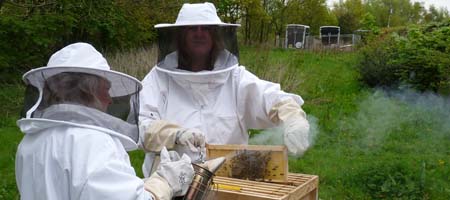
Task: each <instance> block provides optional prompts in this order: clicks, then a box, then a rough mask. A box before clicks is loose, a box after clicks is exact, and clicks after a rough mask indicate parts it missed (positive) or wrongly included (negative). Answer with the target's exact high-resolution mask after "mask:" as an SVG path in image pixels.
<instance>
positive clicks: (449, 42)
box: [358, 21, 450, 92]
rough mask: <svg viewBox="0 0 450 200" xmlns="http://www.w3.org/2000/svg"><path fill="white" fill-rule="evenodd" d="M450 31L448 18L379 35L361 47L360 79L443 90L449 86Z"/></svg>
mask: <svg viewBox="0 0 450 200" xmlns="http://www.w3.org/2000/svg"><path fill="white" fill-rule="evenodd" d="M449 35H450V21H447V22H442V23H433V24H429V25H427V26H424V27H410V28H408V30H407V34H403V33H402V31H401V30H396V31H395V32H394V33H389V34H387V35H386V34H384V35H382V36H381V37H380V38H378V39H377V40H375V41H373V42H372V43H370V44H368V45H367V46H366V47H365V48H364V49H363V50H362V51H361V59H360V63H359V65H358V70H359V72H360V74H361V80H362V81H363V82H364V83H366V84H367V85H368V86H371V87H391V88H395V87H398V86H399V85H408V86H410V87H412V88H415V89H418V90H420V91H426V90H431V91H435V92H444V90H445V89H446V88H449V87H450V57H449V56H448V55H449V54H450V37H449Z"/></svg>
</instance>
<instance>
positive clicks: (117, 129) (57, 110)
mask: <svg viewBox="0 0 450 200" xmlns="http://www.w3.org/2000/svg"><path fill="white" fill-rule="evenodd" d="M39 114H41V116H40V118H28V119H25V118H24V119H20V120H18V121H17V125H18V126H19V128H20V130H21V131H22V132H23V133H25V134H36V133H40V132H41V131H43V130H45V129H48V128H53V127H58V126H66V127H71V126H72V127H83V128H90V129H94V130H98V131H101V132H104V133H105V134H109V135H111V136H112V137H116V138H118V139H119V140H120V142H121V143H122V145H123V146H124V148H125V149H126V150H127V151H130V150H135V149H137V144H136V142H134V141H133V140H132V138H133V137H136V138H137V137H138V136H137V134H138V127H137V126H136V125H132V124H128V123H126V122H125V121H123V120H121V119H119V118H115V117H113V116H111V115H109V114H106V113H103V112H101V111H99V110H97V109H93V108H89V107H86V106H80V105H73V104H57V105H53V106H50V107H49V108H47V109H45V110H44V111H43V112H42V113H39Z"/></svg>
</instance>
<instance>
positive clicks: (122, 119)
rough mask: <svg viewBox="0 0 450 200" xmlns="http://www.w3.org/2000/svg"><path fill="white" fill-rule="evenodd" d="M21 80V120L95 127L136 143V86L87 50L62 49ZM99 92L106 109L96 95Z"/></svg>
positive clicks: (88, 47)
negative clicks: (22, 97)
mask: <svg viewBox="0 0 450 200" xmlns="http://www.w3.org/2000/svg"><path fill="white" fill-rule="evenodd" d="M23 80H24V82H25V83H26V84H27V89H26V92H25V102H24V109H23V112H22V116H23V117H24V118H41V119H49V120H57V121H65V122H70V123H76V124H85V125H94V126H100V127H102V128H107V129H110V130H113V131H115V132H118V133H120V134H124V135H127V136H129V137H131V138H132V139H133V140H134V141H137V139H138V130H139V128H138V115H139V110H138V109H139V98H138V96H139V95H138V92H139V91H140V90H141V88H142V85H141V83H140V82H139V81H138V80H137V79H135V78H133V77H131V76H129V75H126V74H123V73H120V72H116V71H113V70H110V66H109V65H108V63H107V61H106V59H105V58H104V57H103V56H102V54H100V53H99V52H98V51H97V50H96V49H95V48H94V47H92V46H91V45H90V44H87V43H75V44H71V45H68V46H66V47H64V48H63V49H61V50H59V51H57V52H56V53H54V54H53V55H52V56H51V57H50V59H49V61H48V64H47V66H45V67H40V68H36V69H33V70H30V71H29V72H27V73H25V74H24V75H23ZM104 87H106V89H103V91H104V95H103V99H104V98H105V97H104V96H106V99H107V102H108V103H106V106H105V103H104V101H103V103H102V101H101V98H100V96H101V95H99V92H101V88H104ZM108 88H109V90H108ZM108 93H109V95H108Z"/></svg>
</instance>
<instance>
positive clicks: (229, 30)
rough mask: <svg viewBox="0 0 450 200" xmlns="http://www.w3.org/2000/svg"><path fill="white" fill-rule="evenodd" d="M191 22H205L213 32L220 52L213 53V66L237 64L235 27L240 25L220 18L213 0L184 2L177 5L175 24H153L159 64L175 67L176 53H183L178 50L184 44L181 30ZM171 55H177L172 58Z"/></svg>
mask: <svg viewBox="0 0 450 200" xmlns="http://www.w3.org/2000/svg"><path fill="white" fill-rule="evenodd" d="M193 26H207V28H208V30H209V31H210V33H211V35H212V38H213V42H214V50H215V51H217V52H219V53H220V54H219V55H218V56H217V57H215V60H214V66H213V70H220V69H225V68H228V67H230V66H233V65H236V64H238V58H239V52H238V46H237V38H236V29H237V28H238V27H239V26H240V25H239V24H229V23H224V22H222V21H221V20H220V18H219V17H218V16H217V12H216V8H215V6H214V5H213V4H212V3H197V4H189V3H186V4H183V6H182V8H181V9H180V12H179V13H178V17H177V19H176V21H175V23H174V24H157V25H155V28H156V30H157V32H158V41H159V44H158V45H159V54H158V67H162V68H165V69H174V68H178V65H179V63H180V62H179V57H181V56H182V55H181V53H180V54H178V55H177V53H178V52H181V51H180V49H181V48H183V39H184V38H183V36H184V35H183V34H184V33H183V30H184V29H186V28H189V27H193ZM174 56H176V57H178V58H175V59H173V57H174ZM169 58H170V59H169Z"/></svg>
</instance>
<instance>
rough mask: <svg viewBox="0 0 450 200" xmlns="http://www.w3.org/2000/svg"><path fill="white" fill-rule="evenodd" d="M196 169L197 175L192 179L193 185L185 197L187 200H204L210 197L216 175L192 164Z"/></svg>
mask: <svg viewBox="0 0 450 200" xmlns="http://www.w3.org/2000/svg"><path fill="white" fill-rule="evenodd" d="M192 166H193V167H194V171H195V175H194V178H193V179H192V183H191V185H190V186H189V189H188V191H187V193H186V195H185V196H184V199H186V200H203V199H206V197H207V196H208V193H209V191H210V190H211V185H212V178H213V176H214V174H213V173H212V172H211V171H209V170H207V169H205V168H203V167H200V166H199V165H197V164H194V163H193V164H192Z"/></svg>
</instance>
